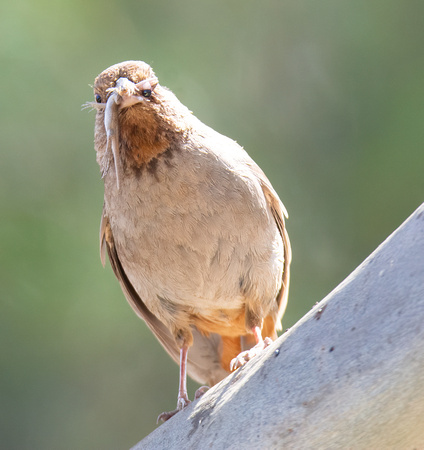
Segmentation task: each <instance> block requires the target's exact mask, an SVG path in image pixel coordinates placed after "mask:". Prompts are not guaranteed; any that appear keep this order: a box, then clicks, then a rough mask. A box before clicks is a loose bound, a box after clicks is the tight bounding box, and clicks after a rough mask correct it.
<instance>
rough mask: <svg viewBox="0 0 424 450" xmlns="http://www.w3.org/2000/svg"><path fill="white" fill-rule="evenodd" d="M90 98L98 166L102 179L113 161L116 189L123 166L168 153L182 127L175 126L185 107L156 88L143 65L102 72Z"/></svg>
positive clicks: (129, 64)
mask: <svg viewBox="0 0 424 450" xmlns="http://www.w3.org/2000/svg"><path fill="white" fill-rule="evenodd" d="M94 99H95V101H94V102H89V103H88V104H87V105H88V106H90V107H92V108H94V109H96V110H97V116H96V127H95V148H96V151H97V155H98V161H99V164H100V166H101V169H102V173H103V176H105V175H106V174H107V173H108V171H109V166H110V164H111V163H112V162H113V164H114V166H115V171H114V172H115V176H116V184H117V187H118V189H119V183H120V178H121V177H122V176H123V171H124V170H125V168H126V167H129V166H136V167H138V168H140V167H141V166H142V165H145V164H148V163H149V161H150V160H152V159H153V158H154V157H156V156H157V155H158V154H160V153H162V152H164V151H166V150H167V148H168V147H169V145H170V141H171V139H172V135H173V134H175V132H178V131H179V130H180V128H181V127H180V126H179V125H177V124H176V123H177V122H178V118H179V117H182V116H185V107H183V106H182V105H181V104H180V103H179V101H178V100H177V98H176V97H175V96H174V95H173V94H172V92H171V91H169V90H168V89H166V88H164V87H162V86H160V85H159V81H158V79H157V77H156V75H155V73H154V72H153V70H152V68H151V67H150V66H149V65H148V64H146V63H145V62H142V61H125V62H122V63H119V64H115V65H113V66H111V67H109V68H108V69H106V70H104V71H103V72H102V73H101V74H100V75H98V76H97V77H96V79H95V81H94ZM187 111H188V110H187ZM182 123H184V121H182Z"/></svg>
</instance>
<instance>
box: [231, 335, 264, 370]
mask: <svg viewBox="0 0 424 450" xmlns="http://www.w3.org/2000/svg"><path fill="white" fill-rule="evenodd" d="M252 333H253V336H255V341H256V345H255V346H254V347H252V348H251V349H250V350H247V351H245V352H241V353H240V354H239V355H237V356H236V357H235V358H234V359H232V360H231V363H230V370H231V371H233V370H236V369H238V368H239V367H241V366H243V365H244V364H246V363H247V361H249V360H251V359H252V358H253V357H254V356H256V355H258V354H259V353H260V352H261V351H262V350H263V349H264V348H266V347H268V345H270V344H271V343H272V339H270V338H269V337H266V338H265V339H262V334H261V329H260V327H253V328H252Z"/></svg>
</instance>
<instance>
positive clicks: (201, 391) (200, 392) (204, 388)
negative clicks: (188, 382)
mask: <svg viewBox="0 0 424 450" xmlns="http://www.w3.org/2000/svg"><path fill="white" fill-rule="evenodd" d="M208 390H209V387H208V386H201V387H199V389H197V391H196V392H195V394H194V399H195V400H197V399H198V398H200V397H201V396H202V395H203V394H204V393H205V392H206V391H208Z"/></svg>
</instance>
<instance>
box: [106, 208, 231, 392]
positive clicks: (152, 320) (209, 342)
mask: <svg viewBox="0 0 424 450" xmlns="http://www.w3.org/2000/svg"><path fill="white" fill-rule="evenodd" d="M106 252H107V254H108V256H109V261H110V264H111V266H112V270H113V272H114V273H115V276H116V278H117V279H118V281H119V283H120V285H121V288H122V290H123V292H124V294H125V297H126V299H127V301H128V303H129V304H130V306H131V307H132V309H133V310H134V311H135V313H136V314H137V315H138V316H139V317H140V318H141V319H143V320H144V321H145V322H146V324H147V326H148V327H149V328H150V330H151V331H152V332H153V334H154V335H155V336H156V338H157V339H158V340H159V342H160V343H161V344H162V346H163V347H164V348H165V350H166V351H167V352H168V354H169V355H170V356H171V358H172V359H173V360H174V361H175V362H177V363H178V362H179V355H180V349H179V347H178V346H177V344H176V342H175V339H174V337H173V336H172V334H171V332H170V331H169V330H168V328H167V327H166V326H165V324H164V323H163V322H161V321H160V320H159V319H158V318H157V317H156V316H155V315H154V314H152V313H151V312H150V310H149V309H148V308H147V306H146V305H145V304H144V302H143V300H142V299H141V298H140V296H139V295H138V293H137V291H136V290H135V288H134V286H133V285H132V284H131V282H130V280H129V279H128V277H127V275H126V273H125V271H124V268H123V267H122V264H121V261H120V260H119V256H118V253H117V250H116V246H115V242H114V239H113V234H112V230H111V227H110V223H109V219H108V217H107V214H106V211H105V209H104V208H103V213H102V219H101V224H100V259H101V261H102V264H103V266H104V265H105V263H106ZM192 332H193V337H194V343H193V346H192V347H191V348H190V351H189V352H188V365H187V371H188V374H189V375H190V377H191V378H193V379H194V380H196V381H198V382H199V383H202V384H205V383H208V384H210V385H213V384H215V383H217V382H218V381H220V380H222V379H223V378H225V376H226V375H228V372H226V371H225V370H224V369H223V368H222V367H221V365H220V351H221V350H220V347H221V346H222V345H221V337H220V336H219V335H217V334H213V333H211V334H210V335H208V336H205V335H203V334H201V333H200V332H199V331H198V330H197V329H196V328H195V327H194V328H193V329H192Z"/></svg>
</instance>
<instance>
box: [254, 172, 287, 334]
mask: <svg viewBox="0 0 424 450" xmlns="http://www.w3.org/2000/svg"><path fill="white" fill-rule="evenodd" d="M249 166H250V168H251V169H252V171H253V172H254V174H255V175H256V177H257V178H258V180H259V183H260V185H261V188H262V191H263V193H264V196H265V199H266V202H267V205H268V207H269V208H270V210H271V213H272V216H273V217H274V220H275V223H276V224H277V228H278V231H279V232H280V235H281V239H282V240H283V246H284V271H283V280H282V285H281V289H280V292H279V293H278V295H277V298H276V301H277V303H278V314H277V317H276V326H277V329H281V319H282V317H283V315H284V311H285V309H286V306H287V300H288V295H289V284H290V264H291V259H292V251H291V245H290V239H289V235H288V233H287V230H286V226H285V222H284V218H288V214H287V210H286V208H285V207H284V205H283V203H282V202H281V200H280V198H279V197H278V194H277V193H276V192H275V190H274V188H273V187H272V185H271V182H270V181H269V180H268V178H267V177H266V175H265V174H264V172H263V171H262V169H261V168H260V167H259V166H257V165H256V164H252V165H251V164H249Z"/></svg>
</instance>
